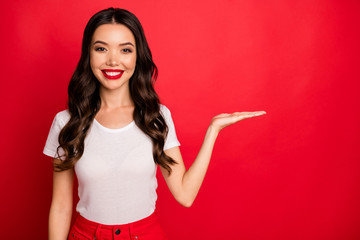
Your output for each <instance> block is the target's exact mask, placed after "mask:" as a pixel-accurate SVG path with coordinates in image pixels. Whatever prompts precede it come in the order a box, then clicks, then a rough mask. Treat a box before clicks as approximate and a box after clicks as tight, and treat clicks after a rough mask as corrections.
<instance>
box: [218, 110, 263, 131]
mask: <svg viewBox="0 0 360 240" xmlns="http://www.w3.org/2000/svg"><path fill="white" fill-rule="evenodd" d="M264 114H266V112H265V111H256V112H234V113H222V114H219V115H216V116H215V117H213V119H212V120H211V125H213V126H214V127H215V128H216V129H217V130H218V131H220V130H221V129H223V128H225V127H227V126H230V125H232V124H234V123H237V122H239V121H241V120H244V119H247V118H252V117H257V116H261V115H264Z"/></svg>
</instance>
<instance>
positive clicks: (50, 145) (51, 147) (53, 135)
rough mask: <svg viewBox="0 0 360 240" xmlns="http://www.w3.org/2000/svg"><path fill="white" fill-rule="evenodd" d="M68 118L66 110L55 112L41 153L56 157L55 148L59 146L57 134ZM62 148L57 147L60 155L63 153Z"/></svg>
mask: <svg viewBox="0 0 360 240" xmlns="http://www.w3.org/2000/svg"><path fill="white" fill-rule="evenodd" d="M69 119H70V114H69V112H68V111H67V110H64V111H62V112H59V113H58V114H56V116H55V118H54V120H53V122H52V124H51V127H50V131H49V135H48V137H47V140H46V143H45V147H44V150H43V153H44V154H45V155H47V156H49V157H52V158H57V157H58V155H57V148H58V146H59V140H58V138H59V134H60V131H61V129H62V128H63V127H64V126H65V124H66V122H67V121H68V120H69ZM63 153H64V152H63V151H62V149H59V154H60V156H61V155H63Z"/></svg>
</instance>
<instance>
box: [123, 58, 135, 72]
mask: <svg viewBox="0 0 360 240" xmlns="http://www.w3.org/2000/svg"><path fill="white" fill-rule="evenodd" d="M124 65H125V66H126V68H128V69H132V70H134V69H135V66H136V56H135V57H132V56H131V57H129V58H127V59H126V61H124Z"/></svg>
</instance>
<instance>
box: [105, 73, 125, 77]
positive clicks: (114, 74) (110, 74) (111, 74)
mask: <svg viewBox="0 0 360 240" xmlns="http://www.w3.org/2000/svg"><path fill="white" fill-rule="evenodd" d="M105 73H106V75H109V76H116V75H119V74H120V73H121V72H105Z"/></svg>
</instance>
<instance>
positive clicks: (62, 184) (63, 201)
mask: <svg viewBox="0 0 360 240" xmlns="http://www.w3.org/2000/svg"><path fill="white" fill-rule="evenodd" d="M54 161H61V160H59V159H54ZM73 180H74V170H73V169H69V170H65V171H62V172H53V195H52V201H51V206H50V213H49V240H56V239H59V240H60V239H61V240H66V239H67V237H68V234H69V230H70V223H71V216H72V206H73V184H74V182H73Z"/></svg>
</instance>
